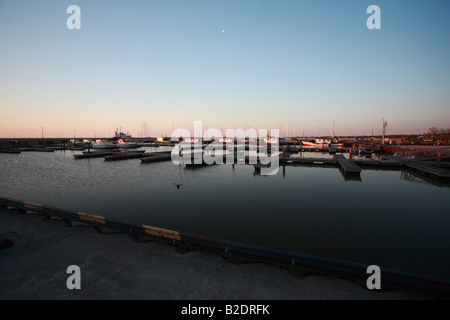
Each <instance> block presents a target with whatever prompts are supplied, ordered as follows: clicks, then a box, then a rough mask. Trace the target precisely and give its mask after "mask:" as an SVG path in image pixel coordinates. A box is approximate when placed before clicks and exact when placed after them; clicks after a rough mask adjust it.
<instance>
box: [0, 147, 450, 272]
mask: <svg viewBox="0 0 450 320" xmlns="http://www.w3.org/2000/svg"><path fill="white" fill-rule="evenodd" d="M146 149H147V150H150V149H151V148H146ZM153 151H155V149H153ZM73 154H75V152H73V151H65V152H62V151H57V152H55V153H37V152H25V153H22V154H18V155H16V154H0V172H1V176H0V190H1V191H0V196H4V197H11V198H15V199H19V200H24V201H31V202H36V203H42V204H45V205H52V206H56V207H60V208H64V209H69V210H75V211H82V212H86V213H90V214H97V215H102V216H105V217H107V218H108V219H111V220H116V221H121V222H126V223H131V224H137V225H142V224H146V225H152V226H157V227H163V228H168V229H173V230H178V231H184V232H189V233H195V234H200V235H206V236H212V237H216V238H222V239H227V240H233V241H240V242H245V243H251V244H256V245H262V246H267V247H272V248H278V249H285V250H290V251H295V252H301V253H307V254H313V255H318V256H325V257H332V258H338V259H345V260H350V261H354V262H361V263H369V264H376V265H379V266H381V267H389V268H395V269H401V270H405V271H411V272H418V273H425V274H430V275H434V276H441V277H447V278H450V257H449V252H450V236H449V234H450V233H449V231H450V230H449V229H450V214H449V204H450V201H449V199H450V197H449V196H450V188H448V187H439V186H436V185H432V184H429V183H426V182H425V181H423V180H421V179H418V178H415V177H412V178H413V179H414V180H415V181H409V180H405V179H402V177H403V178H405V177H406V178H408V177H409V176H408V175H407V174H406V173H402V172H400V171H379V170H363V172H362V173H361V181H360V182H359V181H345V180H344V179H343V177H342V175H341V173H340V171H339V170H338V169H336V168H313V167H291V166H287V167H285V168H284V173H283V169H282V168H280V170H279V172H278V174H277V175H275V176H258V175H254V173H253V171H254V170H253V166H249V165H245V166H242V165H235V166H232V165H215V166H205V167H199V168H194V169H192V168H188V167H184V168H183V167H180V166H176V165H174V164H172V162H156V163H148V164H142V163H141V162H140V161H139V160H138V159H135V160H127V161H111V162H109V161H104V160H103V159H102V158H95V159H81V160H75V159H73ZM310 155H311V154H308V153H304V154H303V155H302V156H303V157H308V156H310ZM322 156H323V155H320V157H322ZM409 178H411V177H409ZM177 185H178V186H180V185H181V186H180V187H179V188H177Z"/></svg>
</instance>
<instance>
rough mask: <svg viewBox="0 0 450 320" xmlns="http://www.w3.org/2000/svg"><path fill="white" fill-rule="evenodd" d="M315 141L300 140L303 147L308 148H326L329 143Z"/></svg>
mask: <svg viewBox="0 0 450 320" xmlns="http://www.w3.org/2000/svg"><path fill="white" fill-rule="evenodd" d="M316 141H317V140H316ZM316 141H314V142H313V141H302V146H303V148H310V149H323V148H328V147H329V146H330V144H329V143H325V142H321V143H318V142H316Z"/></svg>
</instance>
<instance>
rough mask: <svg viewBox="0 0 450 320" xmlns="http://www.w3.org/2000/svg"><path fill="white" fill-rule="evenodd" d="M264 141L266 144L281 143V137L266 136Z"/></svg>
mask: <svg viewBox="0 0 450 320" xmlns="http://www.w3.org/2000/svg"><path fill="white" fill-rule="evenodd" d="M264 143H265V144H277V143H279V139H278V138H271V137H268V138H264Z"/></svg>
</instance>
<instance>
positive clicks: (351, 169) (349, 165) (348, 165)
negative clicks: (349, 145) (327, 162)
mask: <svg viewBox="0 0 450 320" xmlns="http://www.w3.org/2000/svg"><path fill="white" fill-rule="evenodd" d="M334 157H335V159H336V160H337V161H338V163H339V165H340V166H341V167H342V169H343V170H344V173H346V174H360V173H361V168H360V167H358V165H356V164H355V163H354V162H352V161H351V160H348V159H346V158H345V157H344V156H343V155H341V154H337V155H335V156H334Z"/></svg>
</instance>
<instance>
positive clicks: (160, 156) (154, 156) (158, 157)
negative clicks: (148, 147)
mask: <svg viewBox="0 0 450 320" xmlns="http://www.w3.org/2000/svg"><path fill="white" fill-rule="evenodd" d="M140 159H141V163H150V162H159V161H167V160H171V159H172V157H171V155H170V153H163V152H158V153H149V154H145V157H142V156H141V157H140Z"/></svg>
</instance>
